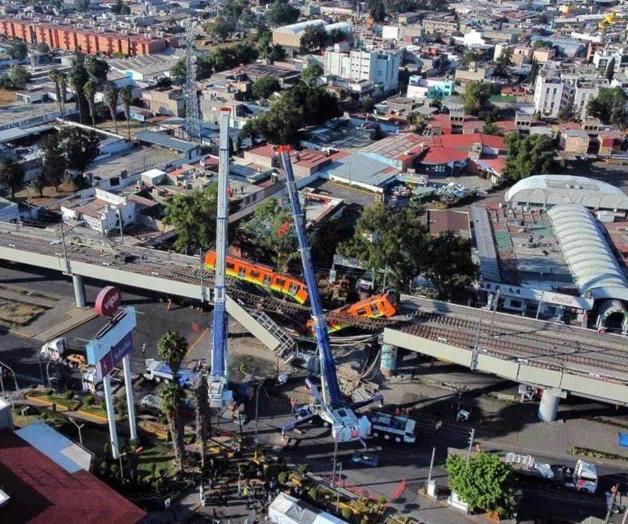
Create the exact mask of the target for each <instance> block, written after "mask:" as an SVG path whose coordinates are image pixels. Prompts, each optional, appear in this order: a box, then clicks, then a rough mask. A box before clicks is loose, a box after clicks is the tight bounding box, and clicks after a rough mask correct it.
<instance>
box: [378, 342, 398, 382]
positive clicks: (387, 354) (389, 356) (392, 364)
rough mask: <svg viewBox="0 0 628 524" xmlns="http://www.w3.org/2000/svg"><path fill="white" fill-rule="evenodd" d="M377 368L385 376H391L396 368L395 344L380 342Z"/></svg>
mask: <svg viewBox="0 0 628 524" xmlns="http://www.w3.org/2000/svg"><path fill="white" fill-rule="evenodd" d="M379 369H380V371H381V372H382V375H384V376H385V377H386V378H389V377H391V376H393V374H394V373H395V371H396V370H397V346H392V345H390V344H382V355H381V358H380V364H379Z"/></svg>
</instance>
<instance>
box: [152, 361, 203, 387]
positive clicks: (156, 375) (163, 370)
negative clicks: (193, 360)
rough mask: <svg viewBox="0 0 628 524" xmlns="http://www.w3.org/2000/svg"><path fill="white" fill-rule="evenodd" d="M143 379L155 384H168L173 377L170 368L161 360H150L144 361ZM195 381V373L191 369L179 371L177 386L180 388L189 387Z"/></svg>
mask: <svg viewBox="0 0 628 524" xmlns="http://www.w3.org/2000/svg"><path fill="white" fill-rule="evenodd" d="M143 377H144V378H145V379H146V380H151V381H155V382H161V381H162V380H163V381H164V382H170V381H172V380H174V375H173V373H172V370H171V369H170V366H169V365H168V364H167V363H166V362H164V361H163V360H155V359H152V358H148V359H146V371H144V374H143ZM195 379H196V373H194V371H192V370H191V369H181V370H179V384H181V386H182V387H184V388H185V387H191V386H192V385H193V384H194V381H195Z"/></svg>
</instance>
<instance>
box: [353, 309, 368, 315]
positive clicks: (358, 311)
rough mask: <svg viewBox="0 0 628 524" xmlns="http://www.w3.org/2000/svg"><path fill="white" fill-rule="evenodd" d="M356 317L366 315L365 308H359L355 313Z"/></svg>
mask: <svg viewBox="0 0 628 524" xmlns="http://www.w3.org/2000/svg"><path fill="white" fill-rule="evenodd" d="M355 314H356V315H366V308H365V307H361V308H360V309H358V310H357V311H356V312H355Z"/></svg>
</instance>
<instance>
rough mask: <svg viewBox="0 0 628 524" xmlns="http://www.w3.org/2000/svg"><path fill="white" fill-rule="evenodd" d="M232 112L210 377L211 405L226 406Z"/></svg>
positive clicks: (223, 145) (221, 188) (223, 157)
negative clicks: (228, 231) (228, 229)
mask: <svg viewBox="0 0 628 524" xmlns="http://www.w3.org/2000/svg"><path fill="white" fill-rule="evenodd" d="M230 116H231V110H230V109H229V108H223V109H221V110H220V151H219V164H218V209H217V213H216V267H215V275H214V318H213V323H212V345H211V373H210V376H209V405H210V407H213V408H222V407H225V406H227V405H228V404H230V403H231V401H232V400H233V392H232V391H230V390H229V388H228V382H227V336H228V329H227V308H226V292H225V265H226V259H227V227H228V218H229V210H228V208H229V205H228V199H227V190H228V185H229V119H230Z"/></svg>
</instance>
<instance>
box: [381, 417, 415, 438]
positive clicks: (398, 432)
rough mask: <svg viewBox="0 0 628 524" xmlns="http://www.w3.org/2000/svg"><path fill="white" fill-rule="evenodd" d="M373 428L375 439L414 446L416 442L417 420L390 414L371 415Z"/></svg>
mask: <svg viewBox="0 0 628 524" xmlns="http://www.w3.org/2000/svg"><path fill="white" fill-rule="evenodd" d="M370 420H371V428H372V435H373V436H374V437H383V438H384V440H394V441H395V442H404V443H406V444H414V443H415V442H416V420H414V419H411V418H409V417H404V416H400V415H391V414H389V413H376V414H374V415H371V417H370Z"/></svg>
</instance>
